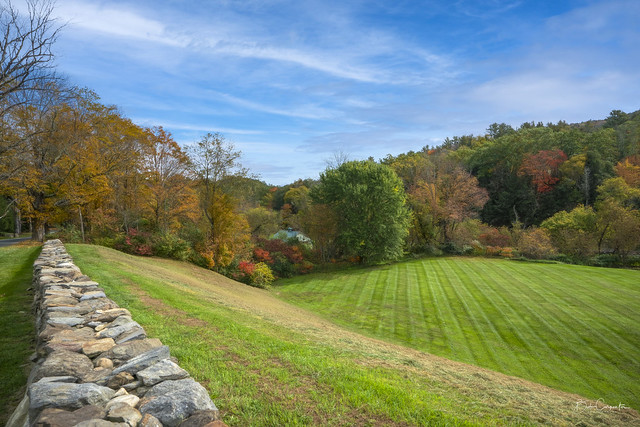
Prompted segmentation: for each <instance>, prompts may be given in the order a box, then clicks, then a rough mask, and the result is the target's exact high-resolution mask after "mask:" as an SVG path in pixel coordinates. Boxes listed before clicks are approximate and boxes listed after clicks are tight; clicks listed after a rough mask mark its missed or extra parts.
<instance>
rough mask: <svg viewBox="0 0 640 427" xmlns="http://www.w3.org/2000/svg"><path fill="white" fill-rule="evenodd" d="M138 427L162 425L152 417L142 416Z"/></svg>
mask: <svg viewBox="0 0 640 427" xmlns="http://www.w3.org/2000/svg"><path fill="white" fill-rule="evenodd" d="M138 427H162V423H161V422H160V420H159V419H157V418H156V417H154V416H153V415H151V414H144V415H143V416H142V421H140V424H138Z"/></svg>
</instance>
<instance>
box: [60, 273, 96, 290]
mask: <svg viewBox="0 0 640 427" xmlns="http://www.w3.org/2000/svg"><path fill="white" fill-rule="evenodd" d="M85 277H86V276H85ZM79 279H80V278H76V280H74V281H73V282H69V283H67V284H68V285H69V286H73V287H74V288H78V289H80V288H97V287H98V286H100V284H99V283H98V282H94V281H93V280H79Z"/></svg>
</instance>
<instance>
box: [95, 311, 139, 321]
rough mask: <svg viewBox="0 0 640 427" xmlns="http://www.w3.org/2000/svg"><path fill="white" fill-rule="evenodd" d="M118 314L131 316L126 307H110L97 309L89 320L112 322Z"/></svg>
mask: <svg viewBox="0 0 640 427" xmlns="http://www.w3.org/2000/svg"><path fill="white" fill-rule="evenodd" d="M120 316H128V317H131V313H130V312H129V310H127V309H126V308H112V309H110V310H98V311H96V313H94V314H93V315H91V320H95V321H98V322H113V321H114V320H115V319H117V318H118V317H120Z"/></svg>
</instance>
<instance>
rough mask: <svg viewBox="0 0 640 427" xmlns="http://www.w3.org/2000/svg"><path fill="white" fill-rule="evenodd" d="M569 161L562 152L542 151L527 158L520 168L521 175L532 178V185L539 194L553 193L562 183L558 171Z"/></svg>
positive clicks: (556, 150)
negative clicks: (556, 185)
mask: <svg viewBox="0 0 640 427" xmlns="http://www.w3.org/2000/svg"><path fill="white" fill-rule="evenodd" d="M566 160H567V155H566V154H565V153H564V151H562V150H558V149H555V150H542V151H538V152H537V153H535V154H529V155H528V156H527V157H525V159H524V161H523V162H522V165H521V166H520V171H519V173H520V175H526V176H529V177H531V183H532V184H533V185H534V187H535V188H536V191H537V192H538V193H546V192H547V191H551V190H552V189H553V186H554V185H555V184H557V183H558V181H560V178H559V177H558V169H559V167H560V165H561V164H562V163H564V162H565V161H566Z"/></svg>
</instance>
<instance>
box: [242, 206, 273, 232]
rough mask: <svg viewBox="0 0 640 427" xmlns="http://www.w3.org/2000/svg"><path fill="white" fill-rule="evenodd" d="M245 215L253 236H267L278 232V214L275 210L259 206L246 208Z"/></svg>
mask: <svg viewBox="0 0 640 427" xmlns="http://www.w3.org/2000/svg"><path fill="white" fill-rule="evenodd" d="M245 216H246V217H247V222H248V223H249V230H250V231H251V235H252V236H253V237H263V238H268V237H270V236H272V235H274V234H275V233H277V232H278V228H279V225H280V216H279V215H278V212H276V211H272V210H271V209H267V208H264V207H262V206H259V207H257V208H253V209H250V210H248V211H247V212H246V213H245Z"/></svg>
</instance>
